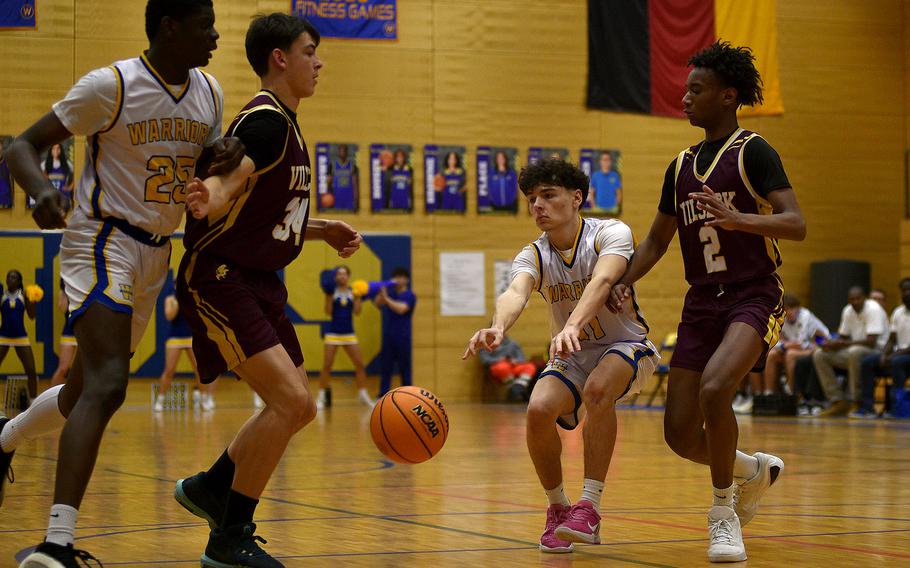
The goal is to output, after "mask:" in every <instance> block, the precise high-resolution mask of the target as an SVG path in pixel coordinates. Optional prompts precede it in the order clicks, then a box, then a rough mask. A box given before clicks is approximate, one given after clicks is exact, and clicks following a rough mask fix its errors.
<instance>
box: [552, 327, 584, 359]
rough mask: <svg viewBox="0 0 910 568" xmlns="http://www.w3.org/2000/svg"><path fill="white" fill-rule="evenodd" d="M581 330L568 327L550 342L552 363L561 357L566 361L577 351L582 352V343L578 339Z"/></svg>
mask: <svg viewBox="0 0 910 568" xmlns="http://www.w3.org/2000/svg"><path fill="white" fill-rule="evenodd" d="M579 331H580V330H579V329H578V328H575V327H572V326H569V325H567V326H566V327H564V328H562V331H560V332H559V333H557V334H556V335H555V336H554V337H553V339H552V340H551V341H550V361H552V360H553V359H556V358H557V357H559V358H560V359H565V358H567V357H568V356H569V355H571V354H572V353H575V352H576V351H581V341H580V340H579V339H578V333H579Z"/></svg>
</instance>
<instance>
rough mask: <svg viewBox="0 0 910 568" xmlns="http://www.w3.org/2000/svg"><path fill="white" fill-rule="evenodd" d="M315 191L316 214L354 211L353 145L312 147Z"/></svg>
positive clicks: (357, 199)
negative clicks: (318, 212) (316, 195)
mask: <svg viewBox="0 0 910 568" xmlns="http://www.w3.org/2000/svg"><path fill="white" fill-rule="evenodd" d="M316 187H317V191H318V193H319V201H318V202H317V205H316V207H317V208H318V210H319V211H357V209H358V207H359V204H360V172H359V171H358V170H357V144H350V143H335V142H320V143H319V144H316Z"/></svg>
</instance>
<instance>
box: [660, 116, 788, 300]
mask: <svg viewBox="0 0 910 568" xmlns="http://www.w3.org/2000/svg"><path fill="white" fill-rule="evenodd" d="M754 137H758V134H756V133H754V132H749V131H748V130H743V129H739V130H737V131H736V132H734V133H733V134H731V135H730V138H728V139H727V142H726V143H725V144H724V145H723V146H722V147H721V149H720V150H718V152H717V156H716V157H715V158H714V161H713V162H712V163H711V165H710V166H709V167H708V169H707V171H705V172H698V171H697V169H696V166H695V164H696V156H697V155H698V152H699V150H700V149H701V148H702V144H697V145H695V146H692V147H691V148H687V149H686V150H683V151H682V152H680V154H679V157H678V158H677V160H676V226H677V230H678V231H679V243H680V247H681V248H682V255H683V264H684V265H685V269H686V280H688V282H689V284H691V285H693V286H696V285H703V284H727V283H731V282H740V281H742V280H749V279H751V278H757V277H760V276H767V275H769V274H772V273H774V271H775V270H776V269H777V267H778V266H780V264H781V258H780V250H779V248H778V246H777V240H776V239H772V238H768V237H763V236H761V235H756V234H753V233H745V232H743V231H728V230H726V229H721V228H720V227H706V226H705V221H706V220H708V219H713V218H714V217H713V215H711V214H710V213H708V212H706V211H701V210H699V209H698V208H697V207H696V206H695V200H694V199H690V198H689V194H690V193H694V192H699V191H702V186H703V185H707V186H708V187H710V188H711V189H712V190H713V191H714V192H715V193H716V194H717V195H718V197H719V198H720V199H721V200H722V201H723V202H724V204H726V205H727V207H730V208H731V209H734V210H736V211H739V212H741V213H754V214H761V215H770V214H771V213H772V207H771V203H770V202H768V200H767V199H764V198H763V197H761V196H760V195H759V194H758V193H756V192H755V190H753V188H752V186H751V185H750V184H749V180H748V178H747V177H746V174H745V170H744V168H743V148H744V147H745V145H746V144H747V143H748V142H749V140H750V139H752V138H754Z"/></svg>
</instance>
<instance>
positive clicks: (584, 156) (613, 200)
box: [578, 148, 622, 217]
mask: <svg viewBox="0 0 910 568" xmlns="http://www.w3.org/2000/svg"><path fill="white" fill-rule="evenodd" d="M621 157H622V156H621V154H620V152H619V150H610V149H602V150H594V149H591V148H582V150H581V153H580V154H579V164H578V165H579V167H580V168H581V171H583V172H584V173H585V175H587V176H588V178H589V179H590V180H591V187H590V189H589V190H588V202H587V203H586V204H585V208H584V212H585V213H590V214H592V215H609V216H612V217H619V216H620V214H622V160H621Z"/></svg>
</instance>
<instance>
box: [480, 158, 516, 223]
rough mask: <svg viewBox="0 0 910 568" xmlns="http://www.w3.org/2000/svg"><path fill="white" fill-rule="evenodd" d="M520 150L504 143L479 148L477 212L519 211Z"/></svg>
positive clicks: (510, 212) (509, 212)
mask: <svg viewBox="0 0 910 568" xmlns="http://www.w3.org/2000/svg"><path fill="white" fill-rule="evenodd" d="M517 158H518V150H517V149H515V148H509V147H504V146H478V148H477V212H478V213H506V214H513V215H514V214H515V213H516V212H517V211H518V172H517V171H516V168H515V164H516V162H517Z"/></svg>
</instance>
